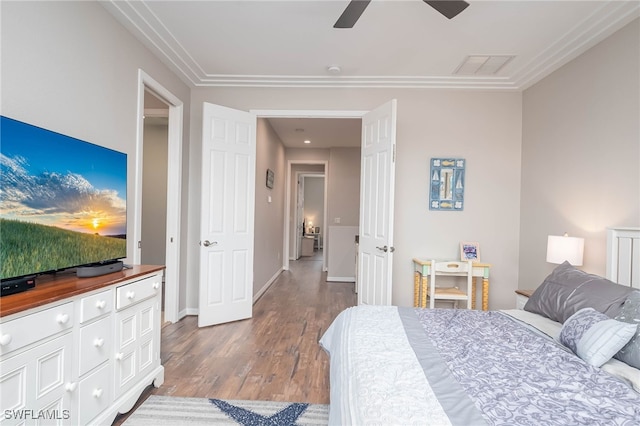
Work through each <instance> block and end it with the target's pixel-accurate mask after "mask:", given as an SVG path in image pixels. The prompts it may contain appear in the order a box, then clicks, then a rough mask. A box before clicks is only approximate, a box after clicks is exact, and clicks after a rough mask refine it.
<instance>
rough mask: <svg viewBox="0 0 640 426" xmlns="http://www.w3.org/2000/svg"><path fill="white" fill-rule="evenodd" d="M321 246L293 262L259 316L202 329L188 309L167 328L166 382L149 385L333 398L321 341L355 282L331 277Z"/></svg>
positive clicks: (178, 392)
mask: <svg viewBox="0 0 640 426" xmlns="http://www.w3.org/2000/svg"><path fill="white" fill-rule="evenodd" d="M325 277H326V272H322V251H316V252H315V253H314V256H311V257H303V258H301V259H300V260H298V261H292V262H291V263H290V270H289V271H284V272H282V273H281V274H280V276H279V277H278V278H277V280H276V281H275V282H274V283H273V285H272V286H271V287H270V288H269V289H268V290H267V291H266V292H265V293H264V295H263V296H262V297H261V298H260V299H259V300H258V301H257V302H256V303H255V304H254V306H253V318H252V319H248V320H243V321H237V322H233V323H229V324H222V325H217V326H212V327H206V328H201V329H199V328H198V327H197V317H195V316H189V317H186V318H184V319H183V320H181V321H179V322H178V323H176V324H169V325H166V326H165V327H163V329H162V351H161V352H162V353H161V358H162V364H163V365H164V367H165V382H164V384H163V385H162V386H161V387H160V388H158V389H153V390H151V392H150V393H153V394H157V395H175V396H190V397H212V398H213V397H215V398H221V399H224V398H226V399H258V400H273V401H293V402H296V401H297V402H310V403H328V402H329V358H328V356H327V354H326V353H325V352H324V351H323V350H322V349H321V348H320V346H319V345H318V340H319V339H320V337H321V336H322V333H324V331H325V330H326V328H327V327H328V326H329V324H330V323H331V321H332V320H333V319H334V318H335V316H336V315H337V314H338V313H339V312H341V311H342V310H343V309H345V308H347V307H349V306H353V305H354V304H355V302H356V296H355V294H354V292H353V284H352V283H327V282H325Z"/></svg>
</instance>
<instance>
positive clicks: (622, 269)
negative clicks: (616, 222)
mask: <svg viewBox="0 0 640 426" xmlns="http://www.w3.org/2000/svg"><path fill="white" fill-rule="evenodd" d="M607 278H608V279H610V280H611V281H613V282H616V283H618V284H622V285H628V286H630V287H634V288H638V289H640V228H608V229H607Z"/></svg>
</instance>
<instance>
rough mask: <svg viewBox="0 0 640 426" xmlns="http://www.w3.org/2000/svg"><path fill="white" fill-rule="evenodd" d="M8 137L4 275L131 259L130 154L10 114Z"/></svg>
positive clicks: (1, 223) (0, 235)
mask: <svg viewBox="0 0 640 426" xmlns="http://www.w3.org/2000/svg"><path fill="white" fill-rule="evenodd" d="M0 133H1V144H0V173H1V178H2V188H1V189H0V227H1V228H0V248H1V252H0V263H1V266H0V269H1V276H0V278H3V279H4V278H10V277H17V276H23V275H29V274H36V273H40V272H44V271H53V270H59V269H64V268H69V267H73V266H79V265H85V264H88V263H95V262H101V261H106V260H112V259H119V258H123V257H126V232H127V229H126V204H127V200H126V186H127V156H126V154H124V153H121V152H117V151H114V150H111V149H107V148H104V147H101V146H98V145H94V144H91V143H88V142H84V141H81V140H78V139H75V138H71V137H68V136H64V135H62V134H59V133H55V132H51V131H48V130H45V129H42V128H39V127H36V126H32V125H29V124H26V123H22V122H20V121H16V120H12V119H9V118H6V117H2V121H1V123H0Z"/></svg>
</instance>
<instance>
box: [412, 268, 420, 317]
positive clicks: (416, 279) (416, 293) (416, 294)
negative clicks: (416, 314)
mask: <svg viewBox="0 0 640 426" xmlns="http://www.w3.org/2000/svg"><path fill="white" fill-rule="evenodd" d="M420 275H421V274H420V272H418V271H415V272H414V273H413V307H414V308H417V307H419V306H420Z"/></svg>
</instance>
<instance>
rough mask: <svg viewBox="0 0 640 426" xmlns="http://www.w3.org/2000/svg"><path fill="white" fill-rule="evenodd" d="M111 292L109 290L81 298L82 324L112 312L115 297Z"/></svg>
mask: <svg viewBox="0 0 640 426" xmlns="http://www.w3.org/2000/svg"><path fill="white" fill-rule="evenodd" d="M111 294H112V292H111V290H108V291H103V292H102V293H98V294H94V295H93V296H87V297H84V298H82V300H80V324H83V323H85V322H87V321H91V320H92V319H94V318H98V317H99V316H100V315H103V314H106V313H107V312H111V309H113V297H112V295H111Z"/></svg>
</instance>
